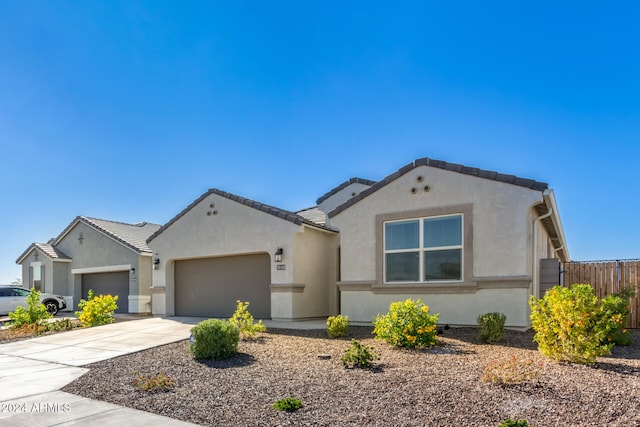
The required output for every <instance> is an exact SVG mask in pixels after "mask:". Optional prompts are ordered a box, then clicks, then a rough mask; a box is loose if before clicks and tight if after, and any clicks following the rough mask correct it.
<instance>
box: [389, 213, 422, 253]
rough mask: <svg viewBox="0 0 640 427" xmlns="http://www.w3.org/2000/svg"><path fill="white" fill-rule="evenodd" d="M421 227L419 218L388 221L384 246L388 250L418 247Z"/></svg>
mask: <svg viewBox="0 0 640 427" xmlns="http://www.w3.org/2000/svg"><path fill="white" fill-rule="evenodd" d="M419 227H420V223H419V222H418V221H417V220H414V221H402V222H387V223H386V224H385V225H384V239H385V244H384V248H385V249H386V250H393V249H414V248H418V246H419V245H420V243H419V237H420V235H419V234H420V231H419Z"/></svg>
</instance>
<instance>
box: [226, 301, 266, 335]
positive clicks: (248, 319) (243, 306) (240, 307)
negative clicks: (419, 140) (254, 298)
mask: <svg viewBox="0 0 640 427" xmlns="http://www.w3.org/2000/svg"><path fill="white" fill-rule="evenodd" d="M236 304H237V305H236V311H235V313H233V316H231V319H229V322H230V323H231V324H232V325H234V326H235V327H237V328H238V330H239V331H240V337H241V338H242V339H243V340H244V339H251V338H254V337H255V335H256V332H264V331H266V330H267V327H266V326H264V325H263V324H262V320H258V323H254V320H253V316H252V315H251V313H249V309H248V307H249V303H248V302H244V303H243V302H242V301H240V300H238V301H236Z"/></svg>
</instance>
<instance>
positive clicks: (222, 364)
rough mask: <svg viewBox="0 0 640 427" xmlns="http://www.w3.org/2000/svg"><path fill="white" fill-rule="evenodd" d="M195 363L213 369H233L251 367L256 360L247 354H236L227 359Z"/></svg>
mask: <svg viewBox="0 0 640 427" xmlns="http://www.w3.org/2000/svg"><path fill="white" fill-rule="evenodd" d="M196 362H198V363H200V364H201V365H205V366H207V367H209V368H214V369H233V368H243V367H245V366H250V365H253V364H254V363H255V362H256V358H255V357H253V356H252V355H250V354H247V353H237V354H236V355H235V356H233V357H229V358H228V359H219V360H213V359H196Z"/></svg>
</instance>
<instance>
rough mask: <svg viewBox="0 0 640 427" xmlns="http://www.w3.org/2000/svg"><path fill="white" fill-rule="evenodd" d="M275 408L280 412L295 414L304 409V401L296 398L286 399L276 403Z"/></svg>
mask: <svg viewBox="0 0 640 427" xmlns="http://www.w3.org/2000/svg"><path fill="white" fill-rule="evenodd" d="M273 407H274V408H275V409H277V410H278V411H287V412H294V411H297V410H298V409H300V408H302V401H301V400H300V399H296V398H294V397H285V398H284V399H280V400H278V401H277V402H276V403H274V404H273Z"/></svg>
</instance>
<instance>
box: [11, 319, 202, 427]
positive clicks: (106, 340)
mask: <svg viewBox="0 0 640 427" xmlns="http://www.w3.org/2000/svg"><path fill="white" fill-rule="evenodd" d="M200 320H202V319H194V318H181V317H172V318H160V317H150V318H145V319H141V320H129V321H125V322H117V323H113V324H110V325H104V326H98V327H94V328H87V329H76V330H73V331H69V332H63V333H59V334H54V335H49V336H44V337H39V338H32V339H28V340H23V341H17V342H13V343H8V344H0V425H11V426H22V425H24V426H27V425H28V426H30V427H33V426H59V425H65V426H75V425H78V426H80V425H82V426H85V425H94V424H100V425H136V426H157V425H163V426H165V425H166V426H188V425H193V424H190V423H184V422H181V421H177V420H174V419H172V418H167V417H162V416H159V415H155V414H150V413H147V412H143V411H137V410H135V409H129V408H124V407H121V406H118V405H113V404H110V403H105V402H100V401H96V400H91V399H86V398H83V397H80V396H76V395H73V394H69V393H64V392H61V391H58V390H59V389H60V388H61V387H63V386H65V385H66V384H68V383H70V382H71V381H73V380H75V379H76V378H78V377H80V376H82V375H83V374H84V373H86V372H87V371H88V369H86V368H83V367H82V366H84V365H87V364H90V363H93V362H98V361H100V360H105V359H110V358H112V357H117V356H122V355H125V354H129V353H135V352H138V351H141V350H145V349H148V348H152V347H157V346H160V345H164V344H169V343H172V342H176V341H180V340H183V339H186V338H188V337H189V333H190V332H189V331H190V330H191V328H192V327H193V325H195V324H196V323H197V322H198V321H200Z"/></svg>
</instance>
